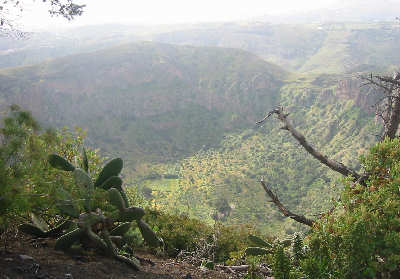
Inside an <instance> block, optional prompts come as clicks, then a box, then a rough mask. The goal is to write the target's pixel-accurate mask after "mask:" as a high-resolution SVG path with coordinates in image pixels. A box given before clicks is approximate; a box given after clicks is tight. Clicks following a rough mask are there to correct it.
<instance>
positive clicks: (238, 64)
mask: <svg viewBox="0 0 400 279" xmlns="http://www.w3.org/2000/svg"><path fill="white" fill-rule="evenodd" d="M365 90H366V88H365V89H363V90H360V87H359V83H357V81H355V80H353V79H352V78H351V76H344V75H327V74H324V75H320V74H289V73H287V72H285V71H284V70H282V69H281V68H280V67H278V66H275V65H273V64H270V63H267V62H265V61H264V60H262V59H260V58H258V57H257V56H255V55H253V54H250V53H248V52H244V51H242V50H236V49H224V48H214V47H190V46H173V45H168V44H159V43H149V42H147V43H135V44H129V45H122V46H119V47H114V48H110V49H106V50H100V51H96V52H92V53H83V54H79V55H73V56H68V57H64V58H60V59H56V60H53V61H49V62H46V63H42V64H39V65H34V66H28V67H19V68H9V69H3V70H1V71H0V108H1V106H5V105H7V104H10V103H16V104H19V105H21V106H22V107H24V108H27V109H30V110H32V111H33V114H34V115H35V116H36V117H37V118H38V119H39V120H41V122H42V123H46V124H47V125H53V126H58V127H62V126H64V125H69V126H74V125H78V126H80V127H82V128H85V129H88V136H89V140H90V143H91V144H93V145H95V146H97V147H100V148H101V150H102V151H103V152H105V153H107V154H110V155H111V156H112V157H115V156H121V157H123V158H124V161H125V162H128V166H127V168H126V173H125V176H126V179H125V181H129V182H128V185H136V186H137V187H138V189H139V190H140V191H141V192H142V193H143V195H145V196H146V197H147V198H148V200H149V202H150V203H152V204H153V205H154V206H157V207H162V208H165V209H168V210H174V211H179V212H186V213H187V214H189V215H191V216H195V217H198V218H202V219H203V220H206V221H209V222H212V220H213V218H217V219H219V220H222V221H223V222H227V223H236V224H243V223H253V224H256V225H257V227H260V228H262V229H263V230H266V231H270V232H273V231H283V232H290V231H292V230H294V229H299V228H298V227H297V225H294V224H292V223H290V222H289V221H288V220H285V219H284V218H282V217H281V216H280V214H279V213H278V212H276V211H275V210H274V209H273V207H272V206H271V205H270V204H266V199H265V195H264V193H263V190H262V188H261V187H260V186H259V182H258V181H259V179H260V178H261V176H264V177H265V180H266V181H267V183H269V184H270V185H271V186H273V187H274V189H275V190H276V191H277V193H278V195H279V197H280V198H281V200H282V201H283V202H284V203H285V204H287V205H288V206H289V207H290V208H291V209H293V210H296V211H299V212H301V213H304V214H315V213H319V212H320V211H321V210H322V209H324V208H327V207H329V200H330V198H332V197H335V194H336V193H337V188H335V186H334V185H335V184H336V182H337V181H338V179H339V177H338V176H337V175H336V174H335V173H332V172H331V171H330V170H328V169H327V168H326V167H324V166H322V165H321V164H319V162H317V161H315V160H314V159H313V158H311V157H310V156H309V154H307V153H306V152H305V151H304V150H303V149H302V148H300V147H299V146H298V144H297V143H296V142H295V141H294V140H293V139H292V138H291V137H290V135H288V134H287V133H285V132H283V131H281V130H280V129H279V128H280V126H279V123H277V122H274V121H272V120H271V121H269V122H268V123H266V124H265V125H264V126H263V127H255V121H256V120H259V119H261V118H262V117H263V116H264V115H265V113H266V112H268V111H269V110H270V109H271V108H272V107H274V106H276V105H277V104H281V105H284V106H285V107H286V108H287V109H288V111H289V112H290V113H291V114H290V117H291V119H293V121H294V124H295V125H296V127H298V129H299V130H300V131H302V132H303V133H304V134H305V136H306V137H307V138H308V139H309V140H310V142H312V143H313V144H314V145H316V146H317V148H318V149H320V150H322V151H323V152H324V153H326V154H327V155H329V156H331V157H333V158H335V159H338V160H340V161H342V162H344V163H345V164H349V165H351V166H353V167H357V157H358V155H360V154H361V153H362V152H363V151H364V150H365V149H366V148H368V147H369V146H370V145H371V144H372V142H374V141H375V140H376V138H375V136H374V135H375V134H377V131H376V130H377V129H379V127H376V126H375V124H374V121H373V117H374V115H373V113H371V110H370V105H371V104H373V101H374V98H370V97H373V96H369V95H368V94H369V93H371V92H368V91H365Z"/></svg>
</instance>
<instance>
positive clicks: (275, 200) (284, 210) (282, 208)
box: [260, 179, 314, 227]
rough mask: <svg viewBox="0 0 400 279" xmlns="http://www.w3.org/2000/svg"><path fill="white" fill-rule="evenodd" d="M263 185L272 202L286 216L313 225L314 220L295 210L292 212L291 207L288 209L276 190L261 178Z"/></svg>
mask: <svg viewBox="0 0 400 279" xmlns="http://www.w3.org/2000/svg"><path fill="white" fill-rule="evenodd" d="M260 182H261V185H262V186H263V188H264V191H265V192H266V193H267V195H268V196H269V197H270V198H271V200H272V202H273V203H274V204H275V205H276V207H278V209H279V211H280V212H282V214H283V215H285V216H286V217H289V218H291V219H293V220H295V221H296V222H299V223H302V224H304V225H307V226H310V227H312V225H313V223H314V221H312V220H310V219H308V218H306V217H305V216H303V215H297V214H295V213H293V212H291V211H290V210H289V209H287V208H286V207H285V206H284V205H283V204H282V203H281V201H280V200H279V199H278V197H277V196H276V195H275V194H274V192H272V190H271V189H270V188H269V187H268V186H267V184H266V183H265V181H264V179H261V181H260Z"/></svg>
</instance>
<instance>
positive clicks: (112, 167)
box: [94, 158, 123, 187]
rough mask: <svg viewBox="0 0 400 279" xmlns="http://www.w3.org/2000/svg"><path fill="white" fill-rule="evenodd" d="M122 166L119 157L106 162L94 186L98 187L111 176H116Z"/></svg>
mask: <svg viewBox="0 0 400 279" xmlns="http://www.w3.org/2000/svg"><path fill="white" fill-rule="evenodd" d="M122 167H123V161H122V159H121V158H115V159H113V160H111V161H110V162H108V163H107V165H105V166H104V168H103V169H102V170H101V172H100V174H99V177H98V178H97V180H96V182H95V184H94V186H96V187H99V186H100V185H102V184H103V183H104V182H105V181H106V180H107V179H109V178H110V177H111V176H118V174H119V173H120V172H121V170H122Z"/></svg>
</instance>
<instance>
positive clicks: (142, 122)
mask: <svg viewBox="0 0 400 279" xmlns="http://www.w3.org/2000/svg"><path fill="white" fill-rule="evenodd" d="M286 75H287V74H286V72H285V71H283V70H282V69H280V68H279V67H278V66H274V65H272V64H269V63H266V62H264V61H262V60H261V59H259V58H257V57H256V56H254V55H252V54H250V53H246V52H243V51H240V50H234V49H219V48H194V47H176V46H172V45H165V44H155V43H137V44H130V45H123V46H120V47H115V48H111V49H107V50H102V51H97V52H93V53H90V54H80V55H75V56H69V57H65V58H61V59H57V60H54V61H50V62H47V63H43V64H39V65H35V66H29V67H22V68H14V69H5V70H2V71H1V72H0V79H1V85H0V92H1V98H2V103H3V105H5V104H9V103H16V104H19V105H21V106H22V107H24V108H27V109H29V110H31V111H32V112H33V113H34V115H35V116H36V117H37V118H38V119H39V120H40V121H42V122H44V123H47V125H53V126H58V127H60V126H63V125H69V126H74V125H78V126H80V127H82V128H85V129H88V134H89V138H90V139H91V140H92V141H93V142H94V143H95V144H96V145H99V146H100V147H101V148H102V149H103V150H104V151H105V152H106V153H111V154H113V155H114V156H115V155H120V156H122V155H123V156H124V157H125V158H126V160H127V161H130V162H132V163H135V162H139V161H143V160H144V161H153V160H156V161H160V160H163V161H166V160H171V159H176V158H178V157H182V156H184V155H189V154H192V153H193V152H195V151H197V150H199V149H200V148H202V147H205V148H209V147H210V146H214V145H216V144H217V143H218V142H219V141H220V140H221V139H222V137H223V135H224V133H227V132H232V131H235V130H237V129H240V128H243V127H245V126H247V125H249V123H253V122H254V121H255V120H256V119H257V118H258V117H260V116H261V115H262V113H264V111H265V110H268V109H269V108H271V107H272V106H273V105H275V104H276V101H275V99H276V96H277V94H278V91H279V88H280V86H281V85H282V80H283V78H284V77H285V76H286Z"/></svg>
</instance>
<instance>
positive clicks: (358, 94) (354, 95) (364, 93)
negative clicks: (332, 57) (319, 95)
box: [336, 78, 379, 113]
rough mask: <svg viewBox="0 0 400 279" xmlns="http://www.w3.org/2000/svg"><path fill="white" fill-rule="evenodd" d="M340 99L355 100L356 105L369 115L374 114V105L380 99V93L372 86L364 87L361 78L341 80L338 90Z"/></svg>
mask: <svg viewBox="0 0 400 279" xmlns="http://www.w3.org/2000/svg"><path fill="white" fill-rule="evenodd" d="M336 93H337V96H338V97H339V98H344V99H350V100H354V103H355V105H357V106H359V107H361V108H362V109H363V110H365V111H366V112H368V113H373V112H374V111H375V110H374V105H375V104H376V102H377V101H378V99H379V92H377V91H376V89H374V88H372V87H371V86H363V82H362V81H361V80H360V79H359V78H347V79H343V80H340V81H339V82H338V85H337V89H336Z"/></svg>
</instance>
